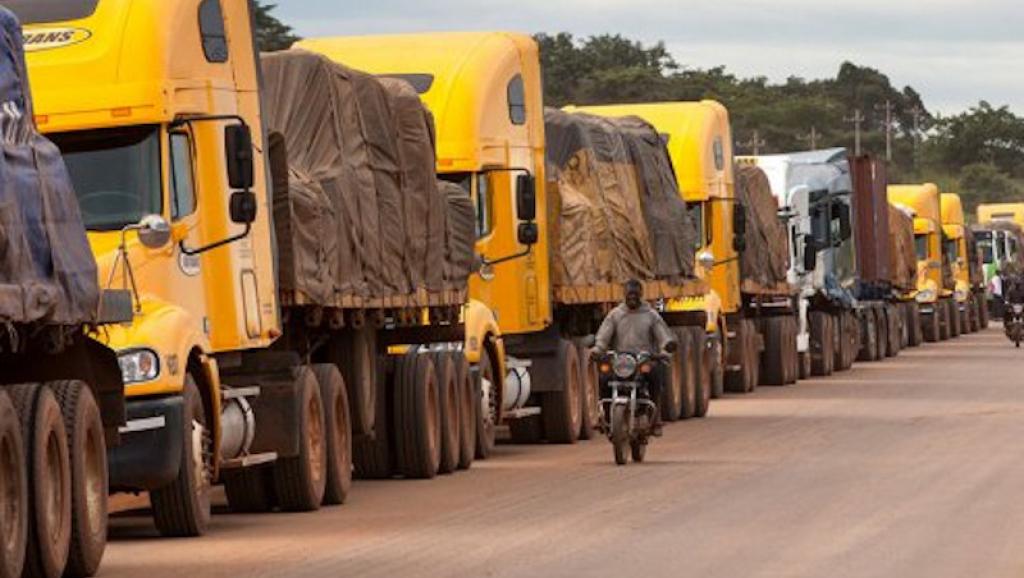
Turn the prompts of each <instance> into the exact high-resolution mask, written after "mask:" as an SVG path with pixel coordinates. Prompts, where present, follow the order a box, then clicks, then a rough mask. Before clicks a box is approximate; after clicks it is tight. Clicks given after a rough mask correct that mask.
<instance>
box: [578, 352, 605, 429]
mask: <svg viewBox="0 0 1024 578" xmlns="http://www.w3.org/2000/svg"><path fill="white" fill-rule="evenodd" d="M577 345H578V351H577V352H576V353H577V356H578V357H579V360H580V375H581V376H582V377H583V393H582V395H580V403H581V404H582V405H583V407H582V409H581V410H580V412H581V413H580V415H581V416H582V418H583V421H582V423H581V425H580V439H581V440H589V439H591V438H592V437H594V430H595V428H597V425H598V423H600V421H601V393H600V391H599V389H600V377H599V376H598V374H597V364H596V363H594V362H593V361H591V360H590V348H588V347H584V346H583V345H582V344H577Z"/></svg>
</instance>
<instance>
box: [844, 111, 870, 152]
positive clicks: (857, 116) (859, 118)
mask: <svg viewBox="0 0 1024 578" xmlns="http://www.w3.org/2000/svg"><path fill="white" fill-rule="evenodd" d="M843 120H845V121H846V122H849V123H852V124H853V126H854V133H853V134H854V137H853V138H854V140H853V142H854V145H853V150H854V155H855V156H858V157H859V156H860V125H862V124H863V123H864V120H865V119H864V115H863V114H861V112H860V109H859V108H858V109H857V110H855V111H853V118H846V119H843Z"/></svg>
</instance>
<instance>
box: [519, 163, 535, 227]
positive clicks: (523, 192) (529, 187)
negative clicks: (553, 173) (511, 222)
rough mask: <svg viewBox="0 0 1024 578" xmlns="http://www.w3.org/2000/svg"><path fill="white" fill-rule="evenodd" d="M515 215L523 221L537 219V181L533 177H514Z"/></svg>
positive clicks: (525, 175)
mask: <svg viewBox="0 0 1024 578" xmlns="http://www.w3.org/2000/svg"><path fill="white" fill-rule="evenodd" d="M516 213H518V215H519V219H520V220H523V221H535V220H536V219H537V179H536V178H534V176H533V175H529V174H521V175H517V176H516ZM520 242H522V241H520ZM535 242H536V241H535Z"/></svg>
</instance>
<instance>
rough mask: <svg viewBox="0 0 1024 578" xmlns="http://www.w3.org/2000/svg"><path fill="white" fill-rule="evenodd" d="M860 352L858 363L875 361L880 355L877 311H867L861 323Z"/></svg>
mask: <svg viewBox="0 0 1024 578" xmlns="http://www.w3.org/2000/svg"><path fill="white" fill-rule="evenodd" d="M860 332H861V333H860V336H861V337H860V351H859V352H858V353H857V361H874V360H875V359H876V357H877V355H878V322H877V321H876V320H875V310H874V309H870V308H868V309H865V310H864V315H863V316H862V317H861V323H860Z"/></svg>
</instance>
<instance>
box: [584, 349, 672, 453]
mask: <svg viewBox="0 0 1024 578" xmlns="http://www.w3.org/2000/svg"><path fill="white" fill-rule="evenodd" d="M659 362H660V359H659V358H657V357H655V356H653V355H651V354H650V353H647V352H640V353H624V352H609V353H607V354H605V355H604V356H603V357H602V358H601V359H600V360H599V362H598V371H599V372H600V374H601V376H602V378H603V379H607V385H608V387H609V388H610V390H611V392H610V393H611V397H609V398H604V399H602V400H601V412H602V417H603V427H602V428H601V429H602V430H603V431H604V433H605V435H607V436H608V440H609V441H610V442H612V450H613V451H614V454H615V463H616V464H618V465H620V466H622V465H625V464H626V463H627V462H628V460H629V455H627V453H626V451H627V448H628V449H629V450H630V453H631V454H632V458H633V461H634V462H637V463H639V462H642V461H644V456H645V454H646V453H647V443H648V440H649V439H650V437H651V436H652V435H653V426H654V420H655V416H656V415H657V413H658V406H657V404H655V403H654V401H652V400H651V395H650V391H649V389H648V386H647V384H648V380H649V379H650V378H651V374H652V373H653V372H654V370H655V369H656V364H657V363H659Z"/></svg>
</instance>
